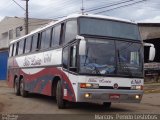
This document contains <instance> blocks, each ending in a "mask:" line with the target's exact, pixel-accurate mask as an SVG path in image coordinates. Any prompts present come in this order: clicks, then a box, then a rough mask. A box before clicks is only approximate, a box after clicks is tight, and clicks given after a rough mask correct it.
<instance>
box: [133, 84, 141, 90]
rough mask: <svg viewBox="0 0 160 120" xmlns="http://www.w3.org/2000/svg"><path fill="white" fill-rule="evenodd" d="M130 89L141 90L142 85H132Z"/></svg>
mask: <svg viewBox="0 0 160 120" xmlns="http://www.w3.org/2000/svg"><path fill="white" fill-rule="evenodd" d="M131 90H143V86H142V85H132V86H131Z"/></svg>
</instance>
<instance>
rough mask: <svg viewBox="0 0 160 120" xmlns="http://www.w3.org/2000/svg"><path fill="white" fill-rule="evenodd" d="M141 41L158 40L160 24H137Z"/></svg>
mask: <svg viewBox="0 0 160 120" xmlns="http://www.w3.org/2000/svg"><path fill="white" fill-rule="evenodd" d="M138 25H139V30H140V33H141V38H142V40H149V39H156V38H160V23H139V24H138Z"/></svg>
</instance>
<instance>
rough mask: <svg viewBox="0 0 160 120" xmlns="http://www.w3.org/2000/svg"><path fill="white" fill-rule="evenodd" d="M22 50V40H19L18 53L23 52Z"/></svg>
mask: <svg viewBox="0 0 160 120" xmlns="http://www.w3.org/2000/svg"><path fill="white" fill-rule="evenodd" d="M23 50H24V40H21V41H20V42H19V48H18V55H21V54H23Z"/></svg>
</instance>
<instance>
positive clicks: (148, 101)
mask: <svg viewBox="0 0 160 120" xmlns="http://www.w3.org/2000/svg"><path fill="white" fill-rule="evenodd" d="M0 113H12V114H14V113H15V114H17V113H18V114H97V113H99V114H107V113H153V114H155V113H160V93H150V94H144V96H143V99H142V102H141V103H140V104H124V103H123V104H122V103H113V104H112V106H111V109H109V110H106V109H104V108H103V107H102V106H101V105H95V104H84V103H79V104H71V105H68V107H67V109H58V107H57V105H56V100H55V98H53V97H47V96H43V95H37V94H30V95H29V97H28V98H23V97H21V96H16V95H15V94H14V92H13V89H11V88H8V87H7V86H6V85H5V83H3V84H2V83H0Z"/></svg>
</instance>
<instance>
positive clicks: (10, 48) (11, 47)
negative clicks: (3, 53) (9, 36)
mask: <svg viewBox="0 0 160 120" xmlns="http://www.w3.org/2000/svg"><path fill="white" fill-rule="evenodd" d="M12 51H13V44H12V45H10V47H9V57H11V56H12Z"/></svg>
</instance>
